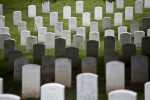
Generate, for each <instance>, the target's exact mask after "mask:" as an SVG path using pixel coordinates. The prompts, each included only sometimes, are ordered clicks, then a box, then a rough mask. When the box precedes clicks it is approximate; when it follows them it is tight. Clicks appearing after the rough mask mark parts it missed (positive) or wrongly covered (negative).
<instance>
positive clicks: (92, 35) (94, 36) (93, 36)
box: [89, 32, 100, 44]
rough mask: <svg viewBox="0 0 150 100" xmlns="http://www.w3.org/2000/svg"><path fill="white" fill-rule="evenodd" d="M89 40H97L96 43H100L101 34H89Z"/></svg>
mask: <svg viewBox="0 0 150 100" xmlns="http://www.w3.org/2000/svg"><path fill="white" fill-rule="evenodd" d="M89 40H95V41H98V42H100V34H99V32H90V33H89ZM99 44H100V43H99Z"/></svg>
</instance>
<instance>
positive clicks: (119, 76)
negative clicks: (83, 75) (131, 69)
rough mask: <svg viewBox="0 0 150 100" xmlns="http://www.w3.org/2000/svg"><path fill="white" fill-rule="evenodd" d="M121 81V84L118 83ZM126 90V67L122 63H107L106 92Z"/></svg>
mask: <svg viewBox="0 0 150 100" xmlns="http://www.w3.org/2000/svg"><path fill="white" fill-rule="evenodd" d="M118 81H119V82H118ZM124 88H125V65H124V63H123V62H120V61H111V62H108V63H106V92H107V93H109V92H111V91H114V90H118V89H124Z"/></svg>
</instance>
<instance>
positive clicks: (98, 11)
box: [94, 7, 103, 20]
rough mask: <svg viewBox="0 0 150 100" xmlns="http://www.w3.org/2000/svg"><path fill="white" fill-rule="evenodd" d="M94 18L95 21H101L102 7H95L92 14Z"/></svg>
mask: <svg viewBox="0 0 150 100" xmlns="http://www.w3.org/2000/svg"><path fill="white" fill-rule="evenodd" d="M94 13H95V14H94V18H95V20H102V18H103V8H102V7H95V12H94Z"/></svg>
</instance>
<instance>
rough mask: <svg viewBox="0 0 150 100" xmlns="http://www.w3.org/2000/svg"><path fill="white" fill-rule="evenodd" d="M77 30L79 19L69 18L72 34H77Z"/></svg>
mask: <svg viewBox="0 0 150 100" xmlns="http://www.w3.org/2000/svg"><path fill="white" fill-rule="evenodd" d="M76 29H77V17H70V18H69V30H70V31H71V32H76Z"/></svg>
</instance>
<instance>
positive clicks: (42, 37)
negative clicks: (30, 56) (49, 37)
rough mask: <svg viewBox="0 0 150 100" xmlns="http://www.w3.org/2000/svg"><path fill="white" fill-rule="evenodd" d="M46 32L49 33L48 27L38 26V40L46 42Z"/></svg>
mask: <svg viewBox="0 0 150 100" xmlns="http://www.w3.org/2000/svg"><path fill="white" fill-rule="evenodd" d="M46 33H47V27H39V28H38V42H45V34H46Z"/></svg>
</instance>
